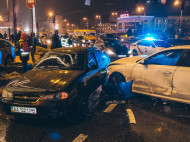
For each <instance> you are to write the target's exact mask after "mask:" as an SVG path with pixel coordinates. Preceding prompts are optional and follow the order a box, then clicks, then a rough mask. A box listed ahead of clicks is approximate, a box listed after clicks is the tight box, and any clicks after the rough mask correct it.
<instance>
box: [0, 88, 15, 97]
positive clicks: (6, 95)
mask: <svg viewBox="0 0 190 142" xmlns="http://www.w3.org/2000/svg"><path fill="white" fill-rule="evenodd" d="M1 97H2V98H9V99H12V98H13V93H11V92H8V91H6V90H3V92H2V96H1Z"/></svg>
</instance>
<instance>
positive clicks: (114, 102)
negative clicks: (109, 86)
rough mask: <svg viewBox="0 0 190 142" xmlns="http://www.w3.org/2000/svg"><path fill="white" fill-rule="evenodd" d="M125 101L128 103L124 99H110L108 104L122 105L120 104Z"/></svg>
mask: <svg viewBox="0 0 190 142" xmlns="http://www.w3.org/2000/svg"><path fill="white" fill-rule="evenodd" d="M125 103H126V101H125V100H122V101H116V100H114V101H108V102H106V105H109V104H117V105H120V104H125Z"/></svg>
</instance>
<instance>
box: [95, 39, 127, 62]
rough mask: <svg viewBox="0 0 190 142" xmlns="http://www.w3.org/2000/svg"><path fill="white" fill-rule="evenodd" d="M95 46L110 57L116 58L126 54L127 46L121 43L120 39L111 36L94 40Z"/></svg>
mask: <svg viewBox="0 0 190 142" xmlns="http://www.w3.org/2000/svg"><path fill="white" fill-rule="evenodd" d="M95 47H98V48H99V49H101V50H102V51H103V52H105V53H106V54H107V55H108V56H109V57H110V59H111V60H112V61H113V60H117V59H119V58H124V57H127V56H128V48H127V47H126V46H125V45H123V44H122V43H121V42H120V40H117V39H112V38H103V39H98V40H97V41H96V42H95Z"/></svg>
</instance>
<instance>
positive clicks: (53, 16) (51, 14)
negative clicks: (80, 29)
mask: <svg viewBox="0 0 190 142" xmlns="http://www.w3.org/2000/svg"><path fill="white" fill-rule="evenodd" d="M48 15H49V17H51V19H52V21H53V24H54V32H55V31H56V26H55V15H54V13H53V11H51V12H49V13H48Z"/></svg>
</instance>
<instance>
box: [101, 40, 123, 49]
mask: <svg viewBox="0 0 190 142" xmlns="http://www.w3.org/2000/svg"><path fill="white" fill-rule="evenodd" d="M104 42H105V46H106V47H108V46H111V47H118V46H123V44H122V43H121V42H120V41H119V40H112V39H105V40H104Z"/></svg>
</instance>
